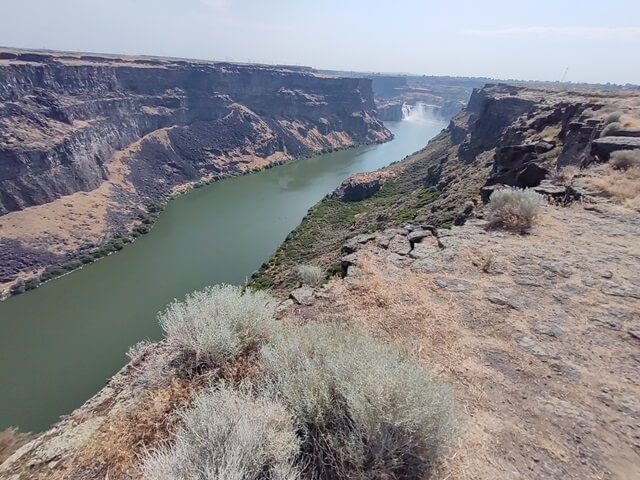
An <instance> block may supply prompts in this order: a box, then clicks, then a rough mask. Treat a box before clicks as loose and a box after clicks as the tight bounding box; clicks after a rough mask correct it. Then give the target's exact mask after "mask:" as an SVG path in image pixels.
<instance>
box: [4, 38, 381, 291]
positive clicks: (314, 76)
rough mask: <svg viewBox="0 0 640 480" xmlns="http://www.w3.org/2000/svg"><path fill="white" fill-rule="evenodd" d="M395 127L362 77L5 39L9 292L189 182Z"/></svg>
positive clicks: (139, 220) (133, 221)
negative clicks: (39, 46) (34, 47)
mask: <svg viewBox="0 0 640 480" xmlns="http://www.w3.org/2000/svg"><path fill="white" fill-rule="evenodd" d="M390 138H391V134H390V133H389V131H388V130H387V129H386V128H385V127H384V125H383V124H382V123H381V122H380V120H378V118H377V117H376V110H375V103H374V99H373V91H372V87H371V81H370V80H368V79H364V78H339V77H333V76H328V75H323V74H319V73H317V72H313V71H311V70H310V69H305V68H296V67H284V66H283V67H272V66H262V65H243V64H230V63H214V62H204V61H202V62H199V61H187V60H182V59H166V58H151V57H123V56H113V55H90V54H86V55H83V54H73V53H62V52H43V51H24V50H14V49H0V296H2V295H5V296H6V295H7V294H8V293H10V292H11V293H20V292H22V291H24V290H25V289H29V288H33V287H34V286H36V285H37V284H38V282H39V281H40V280H46V279H49V278H52V277H55V276H57V275H59V274H61V273H64V272H65V271H69V270H72V269H74V268H77V267H78V266H80V265H82V263H87V262H89V261H91V260H92V258H96V257H98V256H101V255H103V254H105V253H109V252H110V251H115V250H117V249H120V248H122V245H123V244H124V243H127V242H128V241H130V240H132V239H133V238H135V236H137V235H139V234H141V233H145V232H146V231H148V229H149V225H150V224H151V223H152V221H153V218H154V217H155V216H156V215H157V213H158V210H159V209H160V208H161V206H160V205H161V203H162V202H163V201H164V200H166V199H168V198H170V197H171V196H173V195H175V194H178V193H179V192H181V191H184V190H185V189H187V188H190V187H193V186H197V185H199V184H202V183H204V182H210V181H214V180H216V179H219V178H223V177H225V176H229V175H234V174H239V173H244V172H248V171H252V170H256V169H261V168H266V167H269V166H272V165H275V164H279V163H282V162H285V161H288V160H291V159H293V158H298V157H302V156H306V155H309V154H312V153H317V152H323V151H331V150H334V149H341V148H346V147H351V146H354V145H360V144H368V143H376V142H384V141H387V140H389V139H390ZM105 245H107V247H106V248H104V246H105ZM80 259H82V260H80Z"/></svg>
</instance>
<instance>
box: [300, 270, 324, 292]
mask: <svg viewBox="0 0 640 480" xmlns="http://www.w3.org/2000/svg"><path fill="white" fill-rule="evenodd" d="M298 275H300V278H301V279H302V282H303V283H304V284H305V285H309V286H310V287H317V286H319V285H320V284H322V282H323V281H324V273H323V272H322V269H321V268H320V267H318V266H316V265H300V266H298Z"/></svg>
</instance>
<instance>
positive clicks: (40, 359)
mask: <svg viewBox="0 0 640 480" xmlns="http://www.w3.org/2000/svg"><path fill="white" fill-rule="evenodd" d="M387 126H388V128H389V129H390V130H391V131H392V132H393V133H394V134H395V139H394V140H393V141H391V142H389V143H385V144H381V145H371V146H364V147H358V148H355V149H351V150H345V151H341V152H336V153H329V154H324V155H317V156H314V157H311V158H306V159H301V160H297V161H294V162H291V163H289V164H286V165H282V166H279V167H276V168H273V169H269V170H265V171H262V172H258V173H255V174H251V175H246V176H241V177H235V178H230V179H226V180H223V181H220V182H217V183H215V184H213V185H210V186H207V187H203V188H200V189H196V190H193V191H191V192H189V193H187V194H185V195H182V196H181V197H179V198H177V199H175V200H173V201H171V202H170V203H169V204H168V206H167V208H166V210H165V211H164V212H163V213H162V214H161V215H160V218H159V219H158V222H157V223H156V225H155V227H154V229H153V230H152V231H151V233H149V234H147V235H144V236H142V237H141V238H139V239H138V240H137V241H136V242H135V243H133V244H130V245H127V246H126V247H125V248H124V249H123V250H122V251H120V252H119V253H117V254H115V255H110V256H109V257H106V258H103V259H101V260H99V261H97V262H95V263H93V264H91V265H88V266H86V267H84V268H82V269H81V270H78V271H76V272H73V273H71V274H69V275H66V276H64V277H62V278H59V279H56V280H54V281H51V282H49V283H47V284H45V285H43V286H42V287H40V288H38V289H36V290H33V291H30V292H28V293H25V294H23V295H19V296H16V297H12V298H10V299H8V300H6V301H5V302H0V430H3V429H4V428H6V427H9V426H16V427H19V428H20V429H21V430H23V431H34V432H37V431H41V430H43V429H45V428H47V427H48V426H49V425H51V424H52V423H53V422H55V421H56V420H57V418H58V417H59V416H60V415H63V414H67V413H70V412H71V411H72V410H73V409H74V408H77V407H78V406H80V405H82V403H83V402H84V401H85V400H87V399H88V398H89V397H90V396H91V395H93V394H94V393H96V392H97V391H98V390H99V389H100V388H101V387H102V386H103V385H104V384H105V383H106V381H107V380H108V378H109V377H110V376H111V375H113V374H114V373H115V372H116V371H117V370H118V369H119V368H121V367H122V366H123V365H124V363H125V362H126V356H125V352H126V351H127V349H128V347H129V346H131V345H133V344H134V343H136V342H138V341H140V340H143V339H151V340H155V339H158V338H160V335H161V332H160V328H159V326H158V323H157V320H156V313H157V312H158V311H159V310H161V309H163V308H164V307H165V306H166V305H167V303H169V302H170V301H171V300H172V299H174V298H182V297H183V296H184V295H185V294H186V293H188V292H190V291H193V290H197V289H201V288H203V287H205V286H206V285H211V284H215V283H232V284H240V283H243V282H244V281H245V279H246V278H247V277H248V276H250V275H251V274H252V273H253V272H254V271H255V270H257V269H258V267H259V266H260V265H261V264H262V263H263V262H264V261H265V260H267V259H268V257H269V256H270V255H271V254H272V253H273V252H274V251H275V250H276V248H277V247H278V245H279V244H280V243H281V242H282V241H283V240H284V238H285V237H286V236H287V234H288V233H289V232H290V231H291V230H293V229H294V228H295V227H296V226H297V225H298V224H299V223H300V221H301V220H302V217H303V216H304V215H305V213H306V212H307V210H308V209H309V208H310V207H311V206H312V205H314V204H315V203H316V202H318V201H319V200H320V199H322V197H324V195H326V194H327V193H329V192H331V191H332V190H334V189H335V188H336V187H337V186H338V185H339V184H340V183H341V182H342V180H344V179H345V178H347V177H348V176H349V175H351V174H353V173H356V172H363V171H372V170H376V169H378V168H380V167H382V166H384V165H388V164H389V163H391V162H394V161H397V160H401V159H402V158H404V157H405V156H406V155H408V154H410V153H412V152H414V151H416V150H418V149H420V148H422V147H423V146H425V145H426V144H427V142H428V140H429V139H431V138H432V137H433V136H434V135H436V134H437V133H438V132H439V131H440V130H441V129H442V128H443V127H444V125H443V124H441V123H437V122H410V121H404V122H389V123H387Z"/></svg>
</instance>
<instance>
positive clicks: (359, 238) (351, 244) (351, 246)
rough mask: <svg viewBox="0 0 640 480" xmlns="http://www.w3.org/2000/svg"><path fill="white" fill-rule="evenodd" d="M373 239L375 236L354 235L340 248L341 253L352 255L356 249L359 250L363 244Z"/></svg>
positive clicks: (365, 234)
mask: <svg viewBox="0 0 640 480" xmlns="http://www.w3.org/2000/svg"><path fill="white" fill-rule="evenodd" d="M375 238H376V236H375V235H373V234H367V233H362V234H360V235H356V236H355V237H353V238H351V239H349V241H348V242H347V243H345V244H344V245H343V246H342V253H353V252H355V251H356V250H357V249H358V248H360V246H361V245H364V244H365V243H367V242H369V241H371V240H374V239H375Z"/></svg>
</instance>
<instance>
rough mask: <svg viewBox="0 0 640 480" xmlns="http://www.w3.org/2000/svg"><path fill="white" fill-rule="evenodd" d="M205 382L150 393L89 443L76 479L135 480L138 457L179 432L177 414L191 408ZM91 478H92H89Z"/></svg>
mask: <svg viewBox="0 0 640 480" xmlns="http://www.w3.org/2000/svg"><path fill="white" fill-rule="evenodd" d="M203 384H204V381H193V380H186V379H176V380H174V381H173V382H171V384H170V385H168V386H163V387H161V388H156V389H152V390H149V391H148V392H147V393H146V394H145V398H144V400H143V401H142V402H140V403H139V404H138V405H136V406H135V407H134V408H133V409H130V410H126V411H123V412H122V413H120V414H118V415H116V417H115V418H114V419H112V420H111V421H109V422H105V424H104V425H103V426H102V427H101V428H100V430H99V431H98V432H97V433H96V434H94V435H93V436H92V437H91V438H90V439H89V441H88V443H87V445H86V447H85V448H84V449H83V450H82V452H81V453H80V454H79V456H78V457H77V459H76V461H75V462H74V463H75V465H77V469H76V471H77V472H78V475H80V476H78V477H77V478H82V477H81V475H82V474H84V473H80V472H83V471H84V472H86V470H87V469H89V471H90V472H91V473H92V474H93V475H94V476H93V477H91V478H98V475H96V474H97V473H98V472H100V473H101V474H103V475H106V476H107V477H105V478H136V476H137V473H136V472H137V464H138V460H139V458H138V457H139V455H140V454H141V453H142V452H143V451H144V450H146V449H149V448H153V447H154V446H156V445H159V444H161V443H162V442H165V441H167V440H168V439H169V438H170V436H171V434H172V432H173V431H174V430H175V429H176V428H177V425H178V421H179V417H178V415H177V411H178V410H179V409H181V408H183V407H185V406H186V405H188V404H190V403H191V401H192V399H193V397H194V396H195V394H196V393H197V392H198V391H199V390H200V389H201V388H202V387H203ZM87 476H89V475H87Z"/></svg>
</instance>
